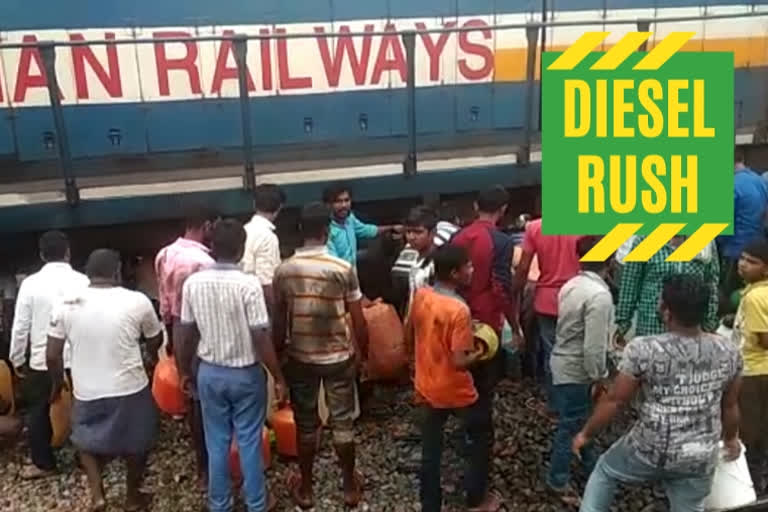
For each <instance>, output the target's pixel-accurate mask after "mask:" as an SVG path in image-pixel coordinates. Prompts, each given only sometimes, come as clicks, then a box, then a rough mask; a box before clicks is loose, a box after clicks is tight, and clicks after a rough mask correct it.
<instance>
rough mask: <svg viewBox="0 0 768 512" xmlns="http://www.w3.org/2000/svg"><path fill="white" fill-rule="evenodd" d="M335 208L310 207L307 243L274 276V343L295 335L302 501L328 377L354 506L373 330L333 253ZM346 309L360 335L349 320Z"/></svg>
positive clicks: (349, 273)
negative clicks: (364, 357)
mask: <svg viewBox="0 0 768 512" xmlns="http://www.w3.org/2000/svg"><path fill="white" fill-rule="evenodd" d="M328 214H329V212H328V208H327V207H326V206H325V205H323V204H322V203H311V204H308V205H306V206H305V207H304V209H303V210H302V215H301V230H302V233H303V236H304V245H303V247H301V248H299V249H298V250H297V251H296V254H295V255H294V256H293V257H291V258H289V259H288V260H286V261H284V262H283V263H282V264H281V265H280V267H278V269H277V272H276V273H275V278H274V280H273V281H272V286H273V288H272V289H273V293H274V294H275V310H274V312H275V314H274V330H273V332H274V337H275V338H274V339H275V345H276V346H278V347H280V346H282V345H283V344H284V343H285V341H286V339H289V340H290V341H289V344H288V346H287V353H288V362H287V364H286V370H285V371H286V377H287V378H288V384H289V386H290V390H291V405H292V407H293V413H294V417H295V418H296V426H297V429H298V433H299V436H298V437H299V443H298V452H299V453H298V455H299V468H300V471H301V475H300V478H297V479H295V480H294V482H293V483H292V495H293V498H294V501H296V503H297V504H298V505H299V506H300V507H302V508H311V507H312V506H313V501H314V500H313V496H312V467H313V462H314V457H315V447H316V434H317V430H318V427H319V420H318V415H317V400H318V391H319V388H320V383H321V382H322V383H323V387H324V389H325V393H326V400H327V404H328V409H329V413H330V420H331V421H330V424H331V426H332V428H333V440H334V445H335V447H336V453H337V454H338V456H339V461H340V464H341V470H342V475H343V478H344V501H345V503H346V504H347V505H348V506H351V507H354V506H356V505H357V503H359V501H360V498H361V494H362V482H361V480H360V477H359V474H358V473H356V472H355V444H354V430H353V421H354V413H355V377H356V373H357V363H358V361H359V358H360V355H361V350H364V349H365V347H366V346H367V344H368V331H367V328H366V325H365V318H364V317H363V310H362V305H361V299H362V298H363V295H362V293H361V292H360V286H359V284H358V280H357V273H356V271H355V267H353V266H352V265H351V264H350V263H349V262H347V261H345V260H343V259H341V258H338V257H335V256H331V254H329V251H328V249H327V246H326V244H327V242H328ZM347 313H349V315H350V317H351V320H352V326H353V329H354V337H352V336H351V334H352V333H350V332H349V330H348V327H347V322H346V319H345V316H346V314H347Z"/></svg>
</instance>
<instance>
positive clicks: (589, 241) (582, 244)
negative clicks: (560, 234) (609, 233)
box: [576, 236, 613, 272]
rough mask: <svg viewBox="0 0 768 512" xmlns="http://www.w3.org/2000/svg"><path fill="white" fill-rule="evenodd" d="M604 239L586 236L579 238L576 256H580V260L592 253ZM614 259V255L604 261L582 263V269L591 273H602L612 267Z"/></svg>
mask: <svg viewBox="0 0 768 512" xmlns="http://www.w3.org/2000/svg"><path fill="white" fill-rule="evenodd" d="M602 238H603V237H601V236H584V237H581V238H579V241H578V242H576V254H577V255H578V256H579V259H581V258H583V257H584V256H585V255H586V254H587V253H588V252H589V251H591V250H592V248H593V247H595V246H596V245H597V244H598V242H600V240H602ZM612 258H613V254H611V255H610V256H609V257H608V258H606V259H605V260H604V261H582V262H581V268H582V269H584V270H588V271H590V272H601V271H603V270H605V269H606V268H608V267H610V266H611V259H612Z"/></svg>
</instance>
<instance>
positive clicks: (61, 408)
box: [49, 382, 72, 448]
mask: <svg viewBox="0 0 768 512" xmlns="http://www.w3.org/2000/svg"><path fill="white" fill-rule="evenodd" d="M49 417H50V418H51V430H52V435H51V446H52V447H54V448H60V447H62V446H63V445H64V443H65V442H67V439H68V438H69V434H70V433H71V432H72V386H71V385H70V383H69V382H67V384H66V385H65V386H64V389H62V390H61V395H59V399H58V400H56V401H55V402H53V403H52V404H51V408H50V410H49Z"/></svg>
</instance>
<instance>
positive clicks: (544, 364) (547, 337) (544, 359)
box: [536, 313, 557, 401]
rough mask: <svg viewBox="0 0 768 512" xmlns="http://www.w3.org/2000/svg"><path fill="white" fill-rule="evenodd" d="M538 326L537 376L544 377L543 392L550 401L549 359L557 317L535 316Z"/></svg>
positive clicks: (550, 377)
mask: <svg viewBox="0 0 768 512" xmlns="http://www.w3.org/2000/svg"><path fill="white" fill-rule="evenodd" d="M536 318H537V319H538V324H539V341H540V342H541V343H540V344H539V359H538V365H539V368H540V373H539V375H543V376H544V382H543V384H544V392H545V393H546V397H547V400H549V401H551V400H552V398H551V395H552V369H551V368H550V367H549V359H550V356H551V355H552V347H554V346H555V332H556V327H557V317H556V316H552V315H543V314H541V313H537V314H536Z"/></svg>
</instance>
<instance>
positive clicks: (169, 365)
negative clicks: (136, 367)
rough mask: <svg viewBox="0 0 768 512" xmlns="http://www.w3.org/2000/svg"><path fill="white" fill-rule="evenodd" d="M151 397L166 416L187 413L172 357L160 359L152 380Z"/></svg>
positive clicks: (185, 401)
mask: <svg viewBox="0 0 768 512" xmlns="http://www.w3.org/2000/svg"><path fill="white" fill-rule="evenodd" d="M152 396H153V397H155V402H156V403H157V407H158V408H160V410H161V411H163V412H165V413H166V414H170V415H173V416H178V415H182V414H185V413H186V412H187V400H186V397H185V396H184V392H183V391H182V389H181V378H180V377H179V370H178V368H177V367H176V360H175V359H174V358H172V357H168V358H161V359H160V361H158V363H157V366H155V374H154V376H153V378H152Z"/></svg>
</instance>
